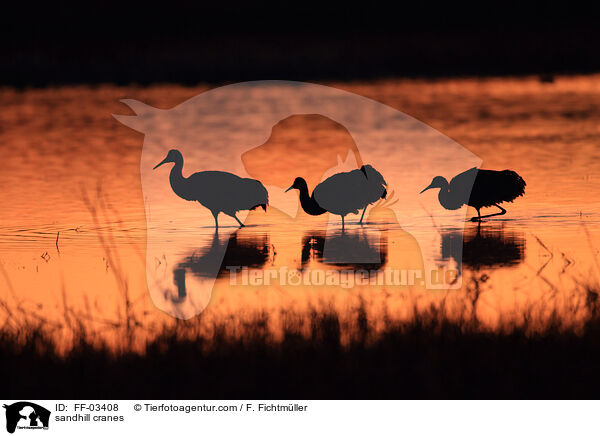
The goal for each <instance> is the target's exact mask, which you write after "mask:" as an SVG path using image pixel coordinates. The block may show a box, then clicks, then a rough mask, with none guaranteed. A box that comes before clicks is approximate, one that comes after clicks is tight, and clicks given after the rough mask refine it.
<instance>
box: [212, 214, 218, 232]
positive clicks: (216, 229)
mask: <svg viewBox="0 0 600 436" xmlns="http://www.w3.org/2000/svg"><path fill="white" fill-rule="evenodd" d="M213 216H214V217H215V231H216V232H218V231H219V220H218V219H217V216H219V212H217V213H213Z"/></svg>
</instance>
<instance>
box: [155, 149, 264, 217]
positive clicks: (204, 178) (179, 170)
mask: <svg viewBox="0 0 600 436" xmlns="http://www.w3.org/2000/svg"><path fill="white" fill-rule="evenodd" d="M167 162H172V163H174V164H175V165H174V166H173V168H172V169H171V174H170V175H169V181H170V183H171V188H173V192H175V194H177V195H178V196H179V197H181V198H183V199H184V200H188V201H197V202H199V203H200V204H201V205H202V206H204V207H206V208H207V209H209V210H210V211H211V212H212V214H213V216H214V218H215V228H216V229H218V228H219V221H218V219H217V216H218V215H219V213H220V212H223V213H224V214H225V215H229V216H230V217H232V218H235V220H236V221H237V222H238V223H239V225H240V227H244V224H243V223H242V222H241V221H240V220H239V219H238V217H237V216H236V215H235V214H236V212H238V211H240V210H252V209H255V208H257V207H258V206H260V207H262V208H263V209H264V211H265V212H266V211H267V205H268V204H269V196H268V193H267V190H266V189H265V187H264V186H263V185H262V183H260V182H259V181H258V180H254V179H244V178H241V177H238V176H236V175H235V174H231V173H226V172H223V171H201V172H198V173H194V174H192V175H191V176H189V177H184V176H183V156H182V155H181V153H180V152H179V150H170V151H169V153H168V154H167V157H166V158H165V159H164V160H163V161H162V162H160V163H159V164H158V165H156V166H155V167H154V168H153V169H156V168H158V167H159V166H161V165H163V164H165V163H167Z"/></svg>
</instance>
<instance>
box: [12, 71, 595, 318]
mask: <svg viewBox="0 0 600 436" xmlns="http://www.w3.org/2000/svg"><path fill="white" fill-rule="evenodd" d="M332 85H333V86H337V87H339V88H341V89H345V90H347V91H350V92H353V93H356V94H359V95H363V96H366V97H369V98H372V99H374V100H377V101H379V102H382V103H385V104H387V105H389V106H391V107H393V108H395V109H397V110H400V111H402V112H404V113H407V114H409V115H411V116H412V117H415V118H416V119H418V120H420V121H422V122H424V123H426V124H428V125H430V126H432V127H433V128H435V129H437V130H438V131H440V132H441V133H443V134H444V135H446V136H448V137H450V138H452V139H453V140H454V141H456V142H457V143H459V144H461V145H462V146H463V147H465V148H466V149H468V150H469V151H470V152H472V153H474V154H475V155H477V156H479V157H480V158H481V159H482V160H483V164H482V167H483V168H490V169H505V168H510V169H513V170H515V171H517V172H518V173H519V174H520V175H521V176H522V177H523V178H524V179H525V180H526V182H527V188H526V195H525V197H522V198H519V199H518V200H516V201H515V203H514V204H508V206H507V207H506V208H507V209H508V211H509V212H508V214H507V215H505V216H502V217H499V218H498V219H492V220H489V221H487V222H485V223H483V224H482V225H481V227H480V228H478V227H477V225H476V224H471V223H469V224H467V225H466V230H465V241H464V244H463V243H462V241H461V229H460V228H457V227H456V226H445V225H443V224H439V222H442V221H443V220H441V221H440V220H436V218H440V217H441V215H442V212H441V209H440V210H438V209H431V207H434V206H433V205H434V202H433V200H435V194H433V193H431V195H430V196H429V197H425V198H424V199H423V200H422V201H423V208H420V209H419V211H418V212H415V215H414V217H412V220H411V222H410V224H411V232H407V231H406V228H407V227H406V226H405V225H404V224H405V223H403V222H399V221H398V219H396V218H397V217H395V216H394V214H393V213H392V212H391V211H390V209H389V207H387V206H388V205H387V204H380V205H379V206H378V207H376V208H374V209H373V210H372V211H371V212H370V213H368V215H369V221H370V222H371V224H370V225H368V226H365V227H359V226H356V225H351V226H350V227H349V229H348V231H347V232H345V233H344V234H342V233H341V232H340V231H339V229H337V230H336V229H335V226H334V230H333V231H331V230H328V218H327V217H326V216H321V217H308V216H306V215H303V214H302V213H300V214H299V215H297V216H296V213H297V194H289V195H290V196H288V197H286V200H285V201H287V203H286V204H287V208H288V209H289V210H287V211H286V212H287V213H284V212H282V211H280V210H277V209H276V208H270V209H269V212H268V213H266V214H265V213H264V212H263V211H262V210H259V211H253V212H251V213H250V214H249V216H248V217H247V220H246V224H247V225H248V227H247V228H245V229H241V230H239V231H235V228H234V227H233V225H234V221H233V220H232V219H230V218H228V217H225V216H223V215H221V217H220V220H221V222H222V223H223V226H224V229H225V231H224V232H222V233H220V234H218V235H215V233H214V229H212V227H211V225H210V224H211V223H210V221H212V217H211V216H210V214H208V212H207V211H206V209H204V208H202V207H201V206H199V205H198V206H194V205H192V204H191V203H185V206H186V207H189V214H190V215H186V220H187V221H186V223H187V224H186V225H183V226H182V225H179V224H178V223H177V222H175V223H174V224H173V226H172V227H171V228H168V229H163V230H165V232H166V234H167V235H170V236H168V238H167V240H168V241H170V242H173V241H179V242H181V241H185V243H177V244H176V245H177V250H175V251H176V252H169V249H168V247H166V246H165V250H164V253H163V254H164V257H161V256H159V255H157V256H152V257H150V256H147V253H146V236H147V226H146V219H145V211H151V212H152V211H153V213H156V214H157V215H156V216H159V215H160V214H163V213H166V212H165V210H167V209H160V208H150V209H149V208H148V204H146V205H145V204H144V193H143V192H142V187H141V183H140V159H141V155H142V153H141V152H142V145H143V143H144V136H143V135H142V134H140V133H139V132H136V131H134V130H131V129H129V128H128V127H126V126H124V125H122V124H120V123H119V122H117V121H116V120H115V119H114V118H113V117H112V115H111V114H113V113H117V114H125V115H131V114H132V112H131V111H130V110H129V109H128V108H127V107H126V106H124V105H123V104H121V103H119V100H120V99H122V98H135V99H137V100H140V101H144V102H146V103H148V104H151V105H153V106H155V107H158V108H163V109H167V108H171V107H174V106H176V105H178V104H180V103H181V102H183V101H185V100H186V99H188V98H191V97H193V96H195V95H197V94H199V93H200V92H202V91H205V90H206V89H205V88H201V87H198V88H185V87H179V86H173V85H157V86H153V87H150V88H135V87H128V88H118V87H112V86H100V87H94V88H92V87H67V88H59V89H45V90H26V91H23V92H21V91H16V90H12V89H6V88H5V89H2V90H1V91H0V104H1V107H2V111H1V112H0V144H1V147H2V150H3V153H2V155H3V166H4V171H2V172H1V173H0V179H1V182H2V191H1V193H0V195H1V196H2V198H1V204H2V207H1V208H0V264H1V265H2V271H1V272H2V276H3V277H2V278H0V283H1V284H0V292H1V295H2V299H3V300H4V301H6V302H7V306H8V307H10V308H13V309H12V310H13V312H12V316H15V313H19V310H20V309H22V313H28V314H31V313H35V314H37V316H42V317H44V318H48V319H51V320H53V319H56V320H61V319H64V317H65V313H66V312H69V313H74V314H76V315H78V316H79V317H81V318H82V319H87V320H89V326H90V328H101V327H102V326H103V325H107V324H110V323H113V322H120V321H121V320H122V319H123V317H124V316H125V312H126V311H125V308H124V301H125V296H127V297H126V298H127V299H128V300H129V301H130V304H131V306H130V309H128V310H133V311H134V312H135V313H136V317H137V318H138V319H140V320H142V322H143V323H147V324H148V325H151V324H152V323H156V322H161V321H165V320H168V319H170V318H169V317H168V316H167V315H166V314H164V313H163V312H161V311H159V310H158V309H157V308H156V307H155V305H154V304H153V302H152V301H151V299H150V298H149V294H148V283H147V275H146V268H147V265H148V267H149V268H150V267H152V268H154V270H155V271H156V277H157V280H163V281H164V283H165V286H164V287H165V292H164V295H162V296H161V297H160V298H162V300H161V301H162V302H161V303H160V304H170V305H173V307H175V308H176V307H178V304H181V300H182V299H185V298H187V293H188V290H189V289H193V287H194V283H195V282H198V281H202V280H203V278H204V277H206V276H207V275H210V271H211V268H212V269H214V265H211V262H212V260H211V253H213V252H215V250H216V251H218V250H221V249H223V250H225V249H224V248H222V247H225V246H227V248H226V251H225V253H226V254H225V263H224V265H223V268H221V271H220V273H219V279H218V280H217V282H216V285H215V289H214V291H213V293H212V295H209V296H208V300H207V301H206V302H207V303H208V306H207V308H206V310H205V312H204V313H203V315H202V316H209V315H210V316H215V317H227V316H230V315H231V314H234V313H238V312H239V311H240V310H242V311H245V312H253V311H256V310H265V311H267V312H269V313H273V314H276V313H278V312H279V311H280V309H282V308H295V309H303V308H307V307H316V306H319V305H320V304H323V303H326V304H329V305H334V306H336V307H339V308H349V307H353V306H354V305H356V304H357V301H359V299H362V300H363V301H366V304H367V306H368V307H369V308H370V310H372V311H374V312H376V311H380V310H383V309H382V307H383V306H385V307H386V310H387V312H388V314H391V316H405V315H407V314H409V313H410V312H411V310H412V307H413V305H414V304H429V303H431V302H435V301H440V299H441V298H451V299H452V300H453V301H454V302H455V303H456V304H459V305H460V304H461V301H463V300H465V299H466V298H468V296H469V290H468V288H469V284H470V283H472V282H471V280H472V279H473V278H474V277H476V278H479V279H481V280H480V287H481V289H482V293H481V296H480V303H481V304H480V305H479V309H478V310H479V311H480V313H479V315H480V316H481V317H482V319H483V320H485V321H487V322H490V323H494V322H496V321H497V320H498V319H500V318H506V317H514V316H517V315H518V314H519V313H522V311H525V310H532V308H535V307H537V308H543V307H550V306H552V305H558V306H560V307H562V308H564V310H567V308H568V307H570V305H573V304H576V303H577V302H574V301H573V299H574V298H577V297H575V296H574V294H573V289H574V287H575V285H576V283H577V282H589V283H597V281H598V279H599V278H600V271H599V269H598V263H597V262H598V250H599V249H600V231H599V227H598V224H599V221H600V200H599V199H600V196H599V194H600V146H599V145H598V140H599V137H600V104H599V103H598V102H599V101H600V98H599V97H600V76H585V77H558V78H557V80H556V81H555V82H554V83H551V84H549V83H540V82H539V81H538V80H537V79H536V78H524V79H487V80H469V79H464V80H448V81H435V82H426V81H400V80H398V81H385V82H373V83H356V84H344V85H339V84H332ZM253 103H254V104H255V105H256V108H257V109H256V110H257V111H260V108H261V104H267V102H266V101H265V102H262V101H261V99H260V96H259V97H258V98H256V99H255V101H254V102H253ZM376 116H377V114H373V117H374V118H376ZM299 137H300V138H304V140H303V141H304V142H302V143H300V144H299V145H298V150H300V151H299V152H298V153H300V155H301V156H304V157H306V159H309V158H310V156H312V155H314V153H315V152H316V150H324V149H327V150H333V154H334V156H335V155H337V154H342V155H344V154H343V153H342V152H343V150H348V148H349V147H350V148H351V145H350V146H346V145H345V144H344V141H348V138H347V137H346V136H345V135H344V133H343V132H341V133H340V130H339V129H337V128H336V126H335V125H332V124H328V121H327V120H323V119H319V118H318V117H317V118H314V117H313V118H311V117H303V116H299V117H297V118H295V119H292V120H291V121H290V123H289V124H288V125H285V126H283V128H282V129H281V130H280V131H278V132H277V134H275V133H274V134H273V136H272V137H271V138H270V139H269V140H268V141H258V142H257V143H256V146H257V148H256V150H255V152H254V153H249V154H248V155H245V156H244V158H243V160H244V162H243V163H244V166H245V168H246V170H247V171H248V173H249V174H250V175H254V174H261V175H265V176H264V177H261V180H262V181H263V182H264V183H265V184H268V185H270V186H279V187H281V188H283V187H284V186H285V187H287V185H289V184H291V181H292V180H293V177H295V176H296V175H302V174H297V173H298V172H299V171H301V170H302V165H299V164H298V160H297V159H298V157H297V156H296V157H294V158H289V159H288V158H287V157H286V156H289V155H290V153H287V152H286V151H285V150H284V151H282V144H285V143H287V142H289V141H293V140H294V138H299ZM261 145H263V146H262V147H259V146H261ZM336 147H339V149H340V153H338V150H337V149H336ZM378 147H379V148H378V149H377V150H376V154H377V155H378V156H379V155H380V156H383V157H384V158H385V156H386V155H387V154H388V153H389V152H390V151H391V150H392V149H393V147H394V144H391V143H388V142H386V141H385V140H383V139H382V141H381V143H380V145H379V146H378ZM168 148H170V147H167V148H157V151H156V163H158V161H160V160H161V159H162V158H163V157H164V155H162V153H163V151H162V150H166V149H168ZM267 156H270V157H277V158H278V161H279V162H280V165H279V166H278V167H277V170H274V171H268V170H266V169H265V168H262V167H261V165H264V162H265V160H266V159H265V158H266V157H267ZM433 158H434V157H433V156H432V159H433ZM152 159H154V156H152ZM286 159H288V160H286ZM187 162H188V163H186V167H184V173H185V174H190V173H191V172H193V171H195V170H200V169H206V168H213V169H219V168H220V167H221V163H220V162H219V160H218V159H215V160H214V161H210V160H208V161H207V160H206V159H204V160H203V161H202V165H203V166H205V167H203V168H200V164H199V163H198V164H195V163H194V162H195V161H194V160H193V159H191V160H188V161H187ZM334 162H335V161H334ZM334 165H335V163H334ZM309 166H310V167H311V168H313V169H314V164H311V165H309ZM465 169H467V168H465ZM168 171H169V169H168V168H167V166H165V168H163V169H161V170H160V171H159V170H157V171H156V174H155V176H156V179H155V180H156V182H155V183H157V184H161V186H163V185H164V186H166V187H167V188H168ZM319 171H321V172H325V171H326V168H323V169H319ZM384 175H385V174H384ZM443 175H445V176H452V174H443ZM306 176H307V180H308V181H309V187H311V189H312V187H313V186H314V185H315V184H316V183H317V182H318V181H319V180H318V179H319V178H318V177H317V178H315V177H313V179H310V178H309V177H310V174H308V173H307V175H306ZM264 178H266V179H267V180H263V179H264ZM429 181H430V179H428V180H423V186H422V187H425V186H426V185H427V184H428V183H429ZM419 183H420V182H419ZM395 191H396V193H398V192H402V187H401V186H396V190H395ZM167 192H168V191H167ZM171 194H172V192H171ZM172 196H173V198H171V197H169V198H170V200H169V201H171V200H172V201H174V202H176V201H177V200H178V199H177V198H175V197H174V194H172ZM396 198H400V199H401V198H402V196H401V195H399V196H397V197H396ZM290 210H291V212H293V213H291V212H290ZM290 213H291V215H290ZM469 213H470V214H472V213H473V210H470V211H469ZM196 214H197V215H196ZM196 216H197V217H198V221H194V219H195V218H194V217H196ZM207 216H208V217H209V218H210V221H206V222H205V218H206V217H207ZM432 219H433V221H434V222H436V223H438V224H436V225H437V228H436V230H435V233H436V235H437V236H436V239H435V240H434V242H432V244H431V246H428V247H427V248H426V249H423V247H419V244H417V242H416V240H415V237H414V235H415V234H416V233H418V232H420V231H423V232H431V228H432ZM190 220H191V221H190ZM357 220H358V217H354V218H353V219H352V218H351V221H357ZM331 228H332V227H329V229H331ZM150 230H152V229H150ZM57 246H58V247H57ZM359 246H360V247H362V252H363V253H366V254H365V255H366V256H367V257H368V256H371V257H372V258H371V259H368V260H367V261H366V263H367V264H368V269H373V270H381V271H383V270H384V269H385V268H386V267H387V268H390V267H391V268H404V269H413V268H414V269H419V268H422V266H423V259H424V258H426V257H429V258H431V259H433V260H434V261H435V262H439V263H440V264H444V263H448V262H454V263H455V264H456V263H458V262H457V261H460V256H459V253H460V251H461V249H462V251H463V256H462V262H461V264H462V274H461V279H462V283H463V286H462V289H458V290H452V291H447V292H441V291H440V292H438V291H427V290H425V289H423V288H422V287H418V286H402V287H389V286H384V285H379V286H365V285H357V286H351V287H343V288H340V287H335V286H325V285H323V286H310V287H307V286H294V285H289V284H288V285H282V284H280V283H277V284H273V285H271V286H264V285H261V284H252V282H251V281H250V282H245V283H244V284H243V285H241V286H240V285H233V284H232V282H231V277H230V274H229V271H227V270H226V269H224V266H225V265H240V266H243V267H247V268H248V270H247V271H249V272H252V271H260V270H262V271H266V270H269V269H280V268H282V267H285V268H288V269H289V270H291V271H297V272H298V274H300V275H302V273H303V271H307V270H323V271H330V270H335V271H338V270H339V271H341V270H344V271H347V270H360V269H362V268H363V267H364V264H365V259H356V261H354V262H348V261H347V259H344V262H338V261H337V260H336V259H337V257H336V256H339V255H340V253H345V252H347V251H348V250H349V248H348V247H359ZM326 247H329V248H326ZM244 271H245V270H244ZM238 278H239V279H240V280H242V279H244V278H243V277H242V276H241V275H240V276H239V277H238ZM246 279H249V278H248V277H246V278H245V279H244V280H246ZM167 288H168V289H167ZM153 297H154V302H156V298H157V296H156V295H153ZM205 297H206V296H205ZM160 304H159V305H160ZM199 304H201V305H203V304H204V303H202V302H200V303H199ZM540 310H542V309H540ZM2 316H7V315H2Z"/></svg>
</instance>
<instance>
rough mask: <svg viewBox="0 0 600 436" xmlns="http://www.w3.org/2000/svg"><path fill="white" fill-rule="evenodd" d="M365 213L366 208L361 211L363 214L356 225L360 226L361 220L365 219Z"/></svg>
mask: <svg viewBox="0 0 600 436" xmlns="http://www.w3.org/2000/svg"><path fill="white" fill-rule="evenodd" d="M366 211H367V206H365V208H364V209H363V213H362V215H361V216H360V221H359V222H358V224H362V220H363V218H364V217H365V212H366Z"/></svg>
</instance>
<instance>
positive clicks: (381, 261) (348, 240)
mask: <svg viewBox="0 0 600 436" xmlns="http://www.w3.org/2000/svg"><path fill="white" fill-rule="evenodd" d="M325 242H327V245H326V244H325ZM311 260H316V261H318V262H321V263H326V264H329V265H333V266H337V267H341V268H349V269H354V270H363V269H364V270H378V269H381V268H382V267H383V266H384V265H385V264H386V262H387V239H386V238H385V234H384V233H381V236H379V235H378V234H376V233H374V234H369V233H367V232H365V231H362V230H357V231H347V230H346V231H343V232H342V231H338V232H335V233H332V234H329V235H326V234H325V232H324V231H315V232H310V233H307V234H305V236H304V237H303V238H302V267H303V268H304V267H305V266H306V265H307V264H308V263H309V262H310V261H311Z"/></svg>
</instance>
